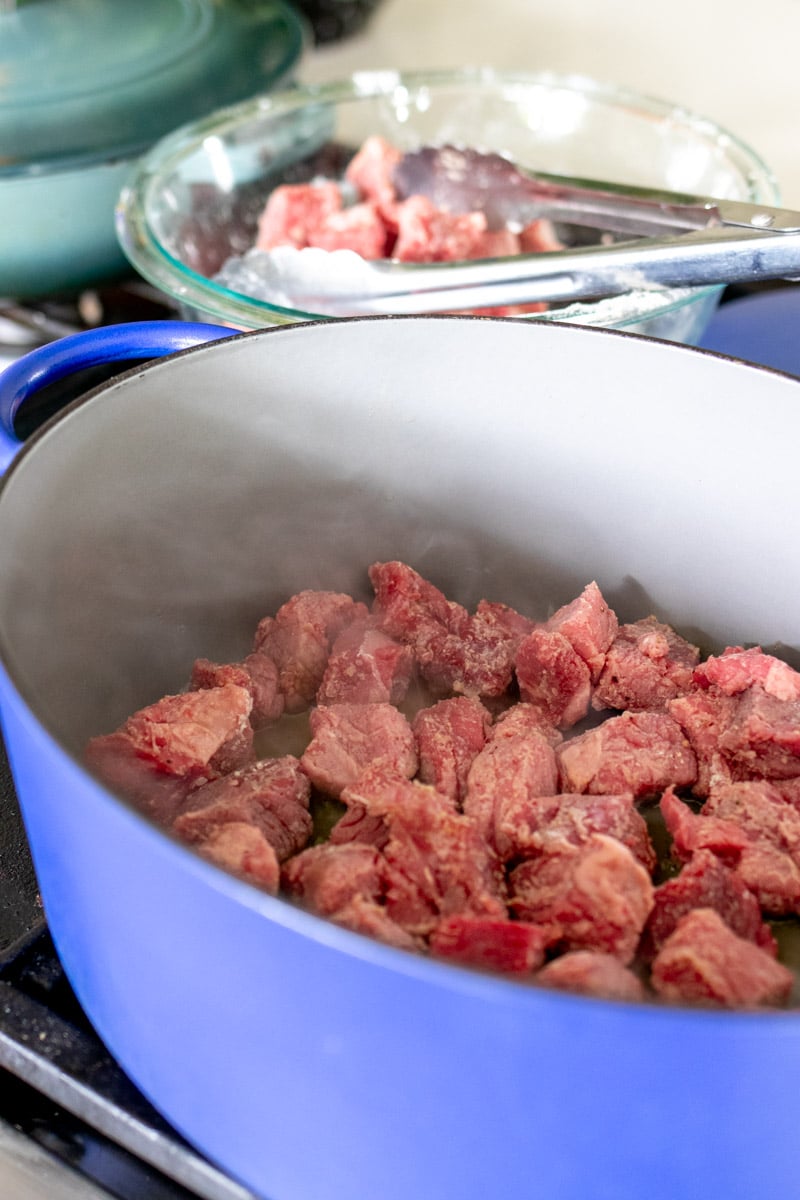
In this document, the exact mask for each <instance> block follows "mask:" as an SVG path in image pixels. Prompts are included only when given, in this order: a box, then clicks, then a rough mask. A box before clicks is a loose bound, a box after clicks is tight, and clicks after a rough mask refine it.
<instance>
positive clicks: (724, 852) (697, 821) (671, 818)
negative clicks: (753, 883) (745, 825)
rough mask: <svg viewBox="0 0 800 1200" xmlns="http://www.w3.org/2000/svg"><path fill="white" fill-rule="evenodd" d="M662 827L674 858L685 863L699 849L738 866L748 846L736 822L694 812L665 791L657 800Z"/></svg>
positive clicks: (672, 791) (745, 836)
mask: <svg viewBox="0 0 800 1200" xmlns="http://www.w3.org/2000/svg"><path fill="white" fill-rule="evenodd" d="M659 808H660V809H661V815H662V816H663V818H664V824H665V825H666V827H667V830H668V831H669V834H670V836H671V837H672V850H673V853H674V855H675V857H676V858H679V859H681V860H682V861H684V862H686V861H688V860H689V859H690V858H691V857H692V855H694V854H696V853H697V852H698V851H700V850H710V851H711V852H712V853H713V854H716V855H717V856H718V857H719V858H723V859H725V860H726V861H727V862H730V863H737V862H738V861H739V858H740V857H741V853H742V851H743V850H744V848H745V846H747V844H748V841H749V839H748V836H747V833H746V832H745V830H744V829H742V827H741V826H740V825H739V824H738V822H736V821H729V820H724V819H722V818H720V817H712V816H710V815H709V814H708V813H706V812H705V811H702V812H700V813H696V812H694V811H693V809H691V808H690V807H689V805H688V804H684V802H683V801H682V800H680V799H679V798H678V797H677V796H676V795H675V792H674V790H673V788H667V790H666V791H665V792H664V794H663V796H662V797H661V800H660V801H659Z"/></svg>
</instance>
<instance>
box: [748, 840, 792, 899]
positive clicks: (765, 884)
mask: <svg viewBox="0 0 800 1200" xmlns="http://www.w3.org/2000/svg"><path fill="white" fill-rule="evenodd" d="M736 871H737V874H738V875H739V876H740V878H741V880H742V883H744V884H745V886H746V887H748V888H749V889H750V891H751V892H752V893H753V895H754V896H755V897H756V899H757V900H758V902H759V904H760V905H761V908H762V910H763V911H764V912H766V913H770V914H771V915H773V916H776V917H782V916H788V915H790V914H792V913H796V914H797V913H800V867H798V865H797V862H796V860H795V859H794V858H792V856H791V855H790V854H788V853H787V852H786V851H785V850H781V849H780V847H778V846H775V845H773V844H772V843H771V842H753V843H751V844H750V845H748V846H745V848H744V849H743V850H742V853H741V855H740V857H739V861H738V862H737V864H736Z"/></svg>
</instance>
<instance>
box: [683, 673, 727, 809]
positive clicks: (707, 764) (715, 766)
mask: <svg viewBox="0 0 800 1200" xmlns="http://www.w3.org/2000/svg"><path fill="white" fill-rule="evenodd" d="M735 703H736V702H735V701H734V700H733V699H731V697H729V696H725V695H723V694H722V693H721V692H717V691H694V692H688V693H686V694H685V695H683V696H679V697H678V698H677V699H676V700H670V701H668V702H667V712H668V713H669V715H670V716H671V717H673V718H674V719H675V720H676V721H677V722H678V724H679V725H680V727H681V729H682V730H683V732H684V733H685V735H686V737H687V738H688V740H689V742H690V744H691V746H692V749H693V750H694V752H695V757H696V759H697V779H696V781H695V783H694V785H693V787H692V791H693V792H694V794H695V795H696V796H701V797H702V796H707V795H708V793H709V791H710V790H711V788H712V787H715V786H717V785H718V784H721V783H730V782H731V781H732V779H733V771H732V768H731V764H730V763H729V762H728V761H727V759H726V758H725V756H724V754H723V753H722V751H721V750H720V744H719V740H720V736H721V734H722V731H723V729H725V727H726V726H727V724H728V722H729V721H730V720H731V717H732V715H733V711H734V708H735Z"/></svg>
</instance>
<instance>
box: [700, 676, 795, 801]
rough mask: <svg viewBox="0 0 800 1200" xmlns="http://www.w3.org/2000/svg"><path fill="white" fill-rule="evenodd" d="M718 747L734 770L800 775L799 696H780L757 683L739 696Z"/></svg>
mask: <svg viewBox="0 0 800 1200" xmlns="http://www.w3.org/2000/svg"><path fill="white" fill-rule="evenodd" d="M719 747H720V750H721V752H722V753H723V754H724V755H725V757H726V758H727V759H728V760H729V761H730V762H731V763H732V764H733V770H734V771H737V770H738V771H739V772H746V773H747V775H748V776H751V777H752V776H760V777H762V778H768V779H791V778H794V777H796V776H797V775H800V700H796V699H780V698H778V697H777V696H775V695H774V694H772V693H770V692H767V691H766V690H765V689H764V688H763V687H762V686H760V685H758V684H756V685H754V686H753V687H750V688H748V689H747V691H745V692H742V694H741V695H740V696H738V697H737V700H736V707H735V709H734V712H733V716H732V717H731V720H730V722H729V723H728V725H727V726H726V727H725V728H724V729H723V730H722V731H721V733H720V738H719Z"/></svg>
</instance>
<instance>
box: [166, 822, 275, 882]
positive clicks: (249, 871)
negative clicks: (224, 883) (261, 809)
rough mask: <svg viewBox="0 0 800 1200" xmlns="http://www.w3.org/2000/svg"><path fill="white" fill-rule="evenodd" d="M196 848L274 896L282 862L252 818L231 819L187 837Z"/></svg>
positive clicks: (225, 868)
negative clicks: (195, 835) (250, 820)
mask: <svg viewBox="0 0 800 1200" xmlns="http://www.w3.org/2000/svg"><path fill="white" fill-rule="evenodd" d="M186 840H187V841H190V842H191V843H192V844H193V847H194V849H195V850H196V851H197V852H198V854H201V855H202V856H203V858H207V859H208V860H209V862H213V863H214V864H215V865H216V866H218V867H221V868H222V870H223V871H228V872H229V873H230V874H231V875H238V876H240V878H242V879H247V880H248V881H249V882H250V883H254V884H256V885H257V886H258V887H261V888H263V889H264V890H265V891H267V892H270V893H271V894H272V895H273V896H274V895H277V892H278V887H279V884H280V874H281V869H280V864H279V863H278V856H277V854H276V853H275V849H274V847H273V846H272V845H271V844H270V842H269V841H268V840H267V839H266V837H265V836H264V834H263V832H262V831H261V830H260V829H259V828H258V827H257V826H255V825H253V824H251V823H250V822H249V821H228V822H226V823H224V824H222V825H214V826H211V827H209V828H208V829H207V830H206V831H205V833H203V834H202V835H201V834H199V833H198V836H197V837H191V838H187V839H186Z"/></svg>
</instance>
